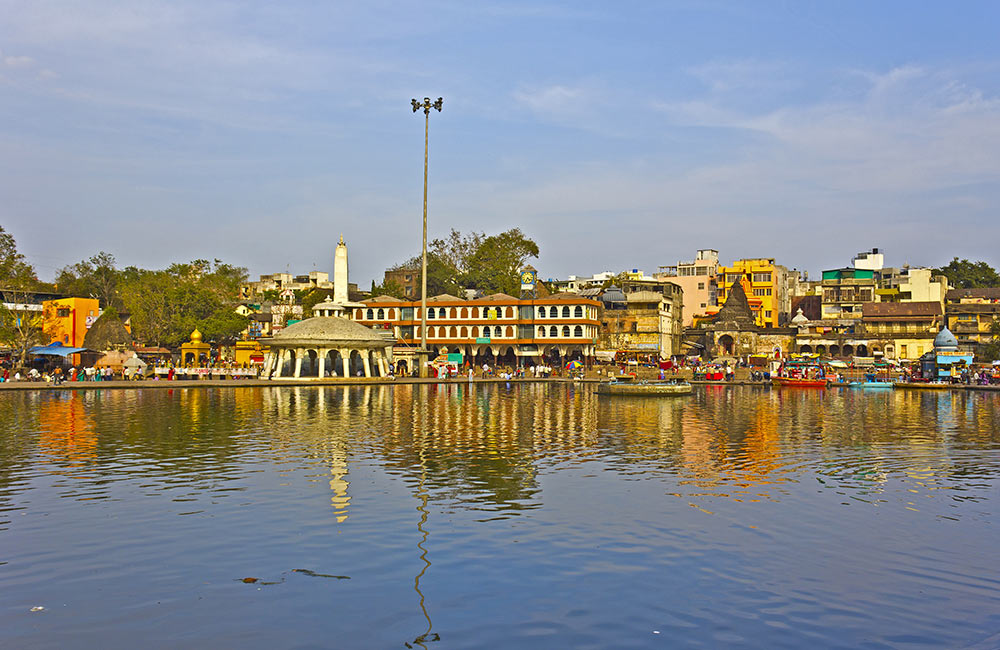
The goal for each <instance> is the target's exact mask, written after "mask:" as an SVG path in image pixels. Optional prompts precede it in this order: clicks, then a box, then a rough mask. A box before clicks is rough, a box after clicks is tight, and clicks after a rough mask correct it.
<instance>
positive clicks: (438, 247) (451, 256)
mask: <svg viewBox="0 0 1000 650" xmlns="http://www.w3.org/2000/svg"><path fill="white" fill-rule="evenodd" d="M484 239H486V234H485V233H481V232H474V231H473V232H471V233H469V234H468V235H463V234H462V233H460V232H459V231H457V230H455V229H454V228H452V229H451V233H450V234H449V235H448V237H447V239H434V240H431V243H430V245H429V246H428V250H429V252H431V253H433V254H434V255H436V256H437V257H438V259H439V260H440V261H441V262H442V263H443V264H445V265H447V266H450V267H451V268H453V269H455V270H456V271H457V272H458V273H459V274H463V273H467V272H468V271H469V264H470V263H471V262H472V259H473V256H475V254H476V251H477V250H479V247H480V246H482V245H483V240H484ZM428 264H430V262H428ZM418 268H419V265H418Z"/></svg>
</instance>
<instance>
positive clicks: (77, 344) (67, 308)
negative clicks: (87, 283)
mask: <svg viewBox="0 0 1000 650" xmlns="http://www.w3.org/2000/svg"><path fill="white" fill-rule="evenodd" d="M100 313H101V310H100V303H98V301H97V299H96V298H59V299H58V300H46V301H44V302H43V303H42V318H43V322H44V326H43V327H44V332H45V336H46V337H48V339H49V343H57V342H58V343H62V344H63V345H65V346H66V347H70V348H82V347H83V338H84V337H85V336H87V330H88V329H90V326H91V325H93V324H94V322H95V321H96V320H97V317H98V316H99V315H100ZM73 363H74V364H77V363H80V355H78V354H74V355H73Z"/></svg>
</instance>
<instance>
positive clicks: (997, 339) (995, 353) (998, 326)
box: [976, 318, 1000, 363]
mask: <svg viewBox="0 0 1000 650" xmlns="http://www.w3.org/2000/svg"><path fill="white" fill-rule="evenodd" d="M990 334H991V335H992V337H991V338H990V342H989V343H985V344H983V345H982V346H981V347H980V348H979V354H978V355H976V356H977V357H979V359H978V360H979V361H980V362H983V363H985V362H990V361H996V360H998V359H1000V319H997V318H994V319H993V322H992V323H991V324H990Z"/></svg>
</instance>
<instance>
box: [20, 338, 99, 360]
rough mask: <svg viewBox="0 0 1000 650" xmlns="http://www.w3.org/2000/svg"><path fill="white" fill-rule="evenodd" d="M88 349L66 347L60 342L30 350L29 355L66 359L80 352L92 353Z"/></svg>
mask: <svg viewBox="0 0 1000 650" xmlns="http://www.w3.org/2000/svg"><path fill="white" fill-rule="evenodd" d="M90 351H91V350H89V349H88V348H70V347H66V346H65V345H63V344H62V343H60V342H59V341H56V342H55V343H49V344H48V345H39V346H36V347H33V348H30V349H29V350H28V354H36V355H43V356H46V355H47V356H53V357H66V356H69V355H71V354H77V353H78V352H90Z"/></svg>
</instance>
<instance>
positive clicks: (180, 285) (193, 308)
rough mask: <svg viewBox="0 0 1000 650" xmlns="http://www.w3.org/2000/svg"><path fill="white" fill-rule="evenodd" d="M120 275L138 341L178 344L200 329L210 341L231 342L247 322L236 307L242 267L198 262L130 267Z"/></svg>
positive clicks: (169, 344)
mask: <svg viewBox="0 0 1000 650" xmlns="http://www.w3.org/2000/svg"><path fill="white" fill-rule="evenodd" d="M122 277H123V284H122V287H121V297H122V301H123V302H124V304H125V308H126V310H127V311H128V312H129V313H130V314H131V315H132V331H133V333H134V335H135V337H136V339H137V340H142V341H145V342H147V343H153V344H155V345H167V346H172V347H176V346H178V345H180V344H181V343H183V342H184V341H186V340H187V339H188V336H190V334H191V332H192V331H194V330H195V329H198V330H199V331H201V333H202V336H203V337H204V339H205V340H206V341H218V342H222V341H230V340H232V339H234V338H235V337H236V336H237V335H239V333H240V332H241V331H243V330H244V329H246V327H247V324H248V322H249V321H248V320H247V318H246V317H245V316H241V315H239V314H237V313H235V311H234V309H235V307H236V304H237V301H238V297H239V287H240V285H241V284H242V283H243V282H244V281H245V280H246V277H247V275H246V269H244V268H240V267H234V266H231V265H229V264H225V263H223V262H221V261H220V260H215V262H214V263H213V262H209V261H207V260H194V261H193V262H190V263H186V264H172V265H171V266H170V267H168V268H167V269H166V270H164V271H147V270H142V269H133V268H129V269H126V271H125V272H124V273H123V274H122Z"/></svg>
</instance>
